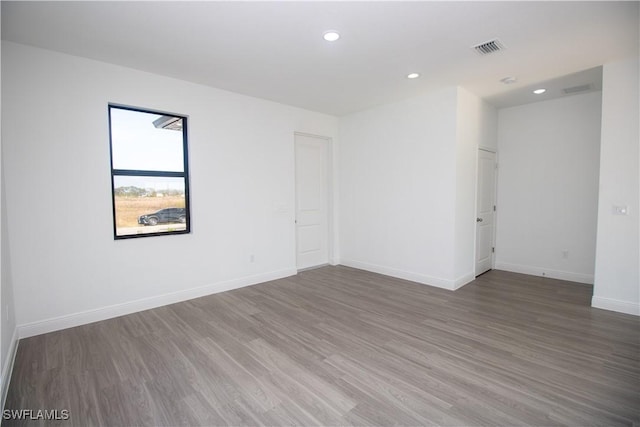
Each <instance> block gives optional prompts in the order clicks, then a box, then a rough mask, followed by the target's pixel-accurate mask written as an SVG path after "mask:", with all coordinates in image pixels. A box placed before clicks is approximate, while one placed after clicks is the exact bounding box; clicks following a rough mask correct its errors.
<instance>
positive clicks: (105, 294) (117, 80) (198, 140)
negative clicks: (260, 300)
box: [2, 43, 337, 336]
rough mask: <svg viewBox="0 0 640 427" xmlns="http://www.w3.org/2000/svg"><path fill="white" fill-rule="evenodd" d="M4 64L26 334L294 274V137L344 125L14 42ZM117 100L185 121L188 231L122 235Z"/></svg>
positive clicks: (13, 221) (18, 294)
mask: <svg viewBox="0 0 640 427" xmlns="http://www.w3.org/2000/svg"><path fill="white" fill-rule="evenodd" d="M2 66H3V70H2V104H3V105H4V110H3V117H2V123H3V129H2V130H3V145H4V156H5V158H4V164H5V178H6V198H7V219H8V227H9V229H10V230H11V233H10V236H9V238H10V250H11V262H12V274H13V285H14V291H15V301H16V313H17V319H16V320H17V323H18V325H19V328H20V334H21V335H22V336H26V335H32V334H36V333H41V332H45V331H48V330H54V329H58V328H62V327H66V326H71V325H74V324H79V323H83V322H86V321H90V320H99V319H101V318H106V317H110V316H115V315H119V314H123V313H126V312H131V311H136V310H140V309H144V308H149V307H152V306H157V305H161V304H166V303H170V302H174V301H177V300H181V299H188V298H192V297H195V296H199V295H204V294H208V293H211V292H215V291H219V290H223V289H229V288H233V287H237V286H243V285H246V284H250V283H257V282H260V281H265V280H268V279H271V278H276V277H283V276H286V275H290V274H294V273H295V238H294V237H295V236H294V233H295V230H294V157H293V146H294V145H293V144H294V142H293V135H294V131H300V132H306V133H311V134H318V135H324V136H328V137H333V138H334V140H335V137H336V130H337V119H335V118H334V117H330V116H326V115H322V114H318V113H313V112H309V111H304V110H301V109H297V108H293V107H289V106H284V105H280V104H276V103H273V102H268V101H263V100H258V99H255V98H250V97H246V96H241V95H237V94H233V93H229V92H225V91H221V90H216V89H212V88H209V87H205V86H200V85H196V84H191V83H187V82H184V81H180V80H175V79H171V78H166V77H162V76H158V75H154V74H149V73H144V72H140V71H136V70H132V69H127V68H123V67H118V66H114V65H110V64H105V63H100V62H96V61H91V60H87V59H83V58H78V57H72V56H68V55H63V54H59V53H55V52H51V51H45V50H40V49H35V48H31V47H26V46H22V45H17V44H12V43H4V44H3V48H2ZM109 102H113V103H119V104H126V105H133V106H139V107H146V108H150V109H157V110H163V111H169V112H175V113H180V114H186V115H188V116H189V156H190V164H189V166H190V174H191V179H190V184H191V187H190V190H191V207H192V233H191V234H188V235H175V236H163V237H151V238H143V239H133V240H120V241H114V240H113V235H112V233H113V231H112V207H111V203H112V202H111V186H110V185H111V184H110V168H109V140H108V122H107V104H108V103H109ZM250 254H254V255H255V262H253V263H251V262H250V259H249V255H250Z"/></svg>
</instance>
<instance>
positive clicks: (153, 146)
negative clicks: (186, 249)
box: [109, 106, 190, 239]
mask: <svg viewBox="0 0 640 427" xmlns="http://www.w3.org/2000/svg"><path fill="white" fill-rule="evenodd" d="M109 122H110V123H109V124H110V142H111V176H112V185H113V216H114V236H115V238H116V239H123V238H131V237H139V236H157V235H162V234H176V233H177V234H181V233H188V232H189V231H190V215H189V180H188V173H187V171H188V167H187V162H186V159H187V118H186V117H184V116H177V115H167V114H162V113H156V112H151V111H147V110H140V109H135V108H129V107H116V106H109Z"/></svg>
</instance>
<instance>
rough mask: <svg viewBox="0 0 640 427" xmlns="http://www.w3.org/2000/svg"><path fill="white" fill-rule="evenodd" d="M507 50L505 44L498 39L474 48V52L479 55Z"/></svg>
mask: <svg viewBox="0 0 640 427" xmlns="http://www.w3.org/2000/svg"><path fill="white" fill-rule="evenodd" d="M505 49H506V47H505V45H504V43H502V42H501V41H500V40H498V39H493V40H489V41H488V42H484V43H480V44H477V45H475V46H473V50H475V51H476V53H477V54H478V55H489V54H490V53H494V52H499V51H501V50H505Z"/></svg>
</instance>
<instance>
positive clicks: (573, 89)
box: [562, 84, 591, 95]
mask: <svg viewBox="0 0 640 427" xmlns="http://www.w3.org/2000/svg"><path fill="white" fill-rule="evenodd" d="M587 90H591V85H590V84H586V85H580V86H573V87H567V88H564V89H562V91H563V92H564V93H565V95H573V94H574V93H578V92H584V91H587Z"/></svg>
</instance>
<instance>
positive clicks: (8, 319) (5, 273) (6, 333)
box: [0, 161, 17, 408]
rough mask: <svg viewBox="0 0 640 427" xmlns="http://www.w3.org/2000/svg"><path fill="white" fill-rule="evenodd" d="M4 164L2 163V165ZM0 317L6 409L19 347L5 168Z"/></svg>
mask: <svg viewBox="0 0 640 427" xmlns="http://www.w3.org/2000/svg"><path fill="white" fill-rule="evenodd" d="M1 164H2V162H1V161H0V165H1ZM0 169H2V170H0V180H1V182H0V204H1V205H0V227H1V228H0V233H1V234H0V236H1V237H0V251H1V254H0V255H1V256H0V268H1V271H0V280H1V281H2V282H1V285H2V286H1V290H0V304H1V305H0V307H2V308H1V309H0V316H2V317H1V319H2V320H1V321H0V323H1V324H2V327H1V328H0V338H1V339H0V341H1V347H0V372H1V377H0V393H1V394H0V400H1V403H2V407H3V408H4V399H5V398H6V396H7V390H8V386H9V379H10V377H11V368H12V366H13V357H14V354H15V350H16V347H17V333H16V332H17V330H16V318H15V303H14V301H15V300H14V297H13V282H12V278H11V257H10V252H9V228H8V226H7V213H6V201H5V188H4V178H3V177H2V175H3V172H4V168H3V167H1V166H0Z"/></svg>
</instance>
